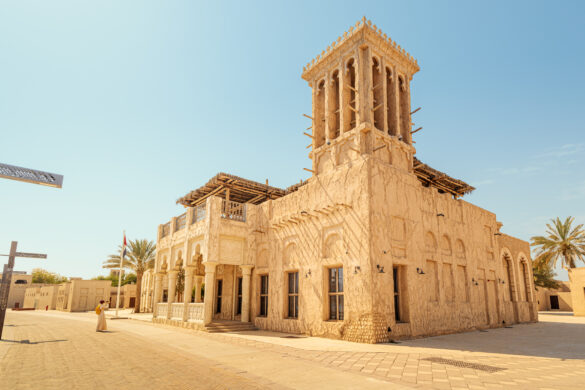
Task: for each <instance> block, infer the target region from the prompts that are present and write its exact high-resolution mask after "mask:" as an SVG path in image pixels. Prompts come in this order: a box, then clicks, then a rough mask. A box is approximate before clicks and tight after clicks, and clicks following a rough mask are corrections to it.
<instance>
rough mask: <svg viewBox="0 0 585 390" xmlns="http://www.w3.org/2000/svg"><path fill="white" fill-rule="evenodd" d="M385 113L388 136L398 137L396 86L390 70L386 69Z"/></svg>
mask: <svg viewBox="0 0 585 390" xmlns="http://www.w3.org/2000/svg"><path fill="white" fill-rule="evenodd" d="M386 112H387V120H388V134H390V135H393V136H397V135H398V129H397V127H398V123H397V122H398V121H397V116H396V84H395V83H394V78H393V74H392V69H390V68H388V67H387V68H386Z"/></svg>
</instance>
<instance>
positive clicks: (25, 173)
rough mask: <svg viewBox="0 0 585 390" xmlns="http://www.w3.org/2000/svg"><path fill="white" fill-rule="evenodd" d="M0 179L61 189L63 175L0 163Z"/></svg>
mask: <svg viewBox="0 0 585 390" xmlns="http://www.w3.org/2000/svg"><path fill="white" fill-rule="evenodd" d="M0 177H1V178H4V179H11V180H18V181H25V182H27V183H33V184H41V185H44V186H49V187H56V188H62V187H63V175H58V174H56V173H49V172H44V171H37V170H36V169H29V168H22V167H17V166H14V165H8V164H2V163H0Z"/></svg>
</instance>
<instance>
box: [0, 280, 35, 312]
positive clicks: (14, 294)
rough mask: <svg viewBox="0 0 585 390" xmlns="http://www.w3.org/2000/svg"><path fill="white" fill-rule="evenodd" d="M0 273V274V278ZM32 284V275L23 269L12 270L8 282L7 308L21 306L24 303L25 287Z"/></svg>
mask: <svg viewBox="0 0 585 390" xmlns="http://www.w3.org/2000/svg"><path fill="white" fill-rule="evenodd" d="M1 279H2V274H0V280H1ZM31 285H32V275H27V274H26V272H23V271H14V272H13V273H12V281H11V283H10V293H9V294H8V304H7V306H6V307H7V308H17V309H18V308H21V307H23V305H24V296H25V293H26V289H27V288H28V287H30V286H31Z"/></svg>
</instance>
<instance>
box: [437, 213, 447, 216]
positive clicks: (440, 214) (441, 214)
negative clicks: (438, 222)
mask: <svg viewBox="0 0 585 390" xmlns="http://www.w3.org/2000/svg"><path fill="white" fill-rule="evenodd" d="M444 216H445V214H443V213H439V214H437V217H444Z"/></svg>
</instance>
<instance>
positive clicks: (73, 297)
mask: <svg viewBox="0 0 585 390" xmlns="http://www.w3.org/2000/svg"><path fill="white" fill-rule="evenodd" d="M111 285H112V282H111V281H109V280H81V279H77V278H71V280H70V281H69V282H67V283H63V284H61V285H59V288H58V290H57V303H56V309H57V310H61V311H90V310H94V309H95V307H96V306H97V305H98V304H99V302H100V301H101V300H104V301H106V302H107V301H108V299H110V288H111Z"/></svg>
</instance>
